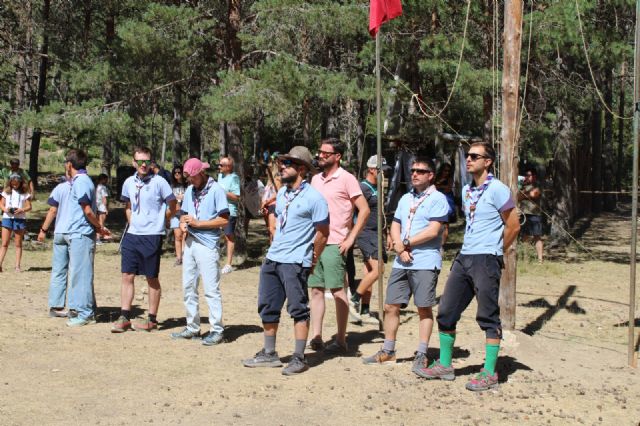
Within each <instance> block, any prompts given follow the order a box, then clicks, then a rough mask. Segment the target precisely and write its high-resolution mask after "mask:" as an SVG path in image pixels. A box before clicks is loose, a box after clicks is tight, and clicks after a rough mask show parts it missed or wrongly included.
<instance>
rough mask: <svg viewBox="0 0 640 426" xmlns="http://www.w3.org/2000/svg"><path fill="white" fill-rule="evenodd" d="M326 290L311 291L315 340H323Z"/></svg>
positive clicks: (312, 325)
mask: <svg viewBox="0 0 640 426" xmlns="http://www.w3.org/2000/svg"><path fill="white" fill-rule="evenodd" d="M324 309H325V306H324V289H323V288H315V287H314V288H312V289H311V334H312V338H313V339H322V321H323V320H324Z"/></svg>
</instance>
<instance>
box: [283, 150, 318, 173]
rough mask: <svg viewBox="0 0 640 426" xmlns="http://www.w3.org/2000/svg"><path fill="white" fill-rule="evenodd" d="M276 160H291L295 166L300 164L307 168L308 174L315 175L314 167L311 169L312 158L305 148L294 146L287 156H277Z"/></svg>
mask: <svg viewBox="0 0 640 426" xmlns="http://www.w3.org/2000/svg"><path fill="white" fill-rule="evenodd" d="M278 160H291V161H293V162H294V163H296V164H301V165H303V166H306V167H307V170H309V172H310V173H315V167H313V157H312V156H311V152H310V151H309V149H308V148H307V147H306V146H300V145H298V146H294V147H293V148H291V151H289V153H287V154H282V155H279V156H278Z"/></svg>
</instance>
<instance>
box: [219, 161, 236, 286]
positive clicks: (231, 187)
mask: <svg viewBox="0 0 640 426" xmlns="http://www.w3.org/2000/svg"><path fill="white" fill-rule="evenodd" d="M218 167H219V168H220V174H219V175H218V183H219V184H220V186H221V187H222V188H223V189H224V190H225V191H226V195H227V201H228V202H229V222H228V223H227V224H226V225H225V227H224V238H225V241H226V244H227V263H226V264H225V265H224V267H223V268H222V271H221V272H222V273H223V274H228V273H230V272H232V271H233V267H232V266H231V262H232V260H233V250H234V249H235V245H236V239H235V236H234V232H235V230H236V222H237V220H238V201H240V177H239V176H238V175H237V174H235V173H234V172H233V158H231V157H222V158H221V159H220V164H218Z"/></svg>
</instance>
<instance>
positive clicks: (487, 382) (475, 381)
mask: <svg viewBox="0 0 640 426" xmlns="http://www.w3.org/2000/svg"><path fill="white" fill-rule="evenodd" d="M497 387H498V373H495V374H493V375H492V374H489V372H488V371H487V370H485V369H484V368H483V369H482V370H480V372H479V373H478V374H476V375H475V376H472V377H470V378H469V381H468V382H467V384H466V385H465V388H467V390H470V391H472V392H481V391H486V390H489V389H493V388H497Z"/></svg>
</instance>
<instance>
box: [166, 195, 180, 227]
mask: <svg viewBox="0 0 640 426" xmlns="http://www.w3.org/2000/svg"><path fill="white" fill-rule="evenodd" d="M167 207H169V208H168V209H167V210H166V212H165V221H166V222H167V223H168V222H169V221H170V220H171V218H172V217H173V216H175V215H176V211H177V207H178V200H176V199H175V198H172V199H171V200H169V201H167Z"/></svg>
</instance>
